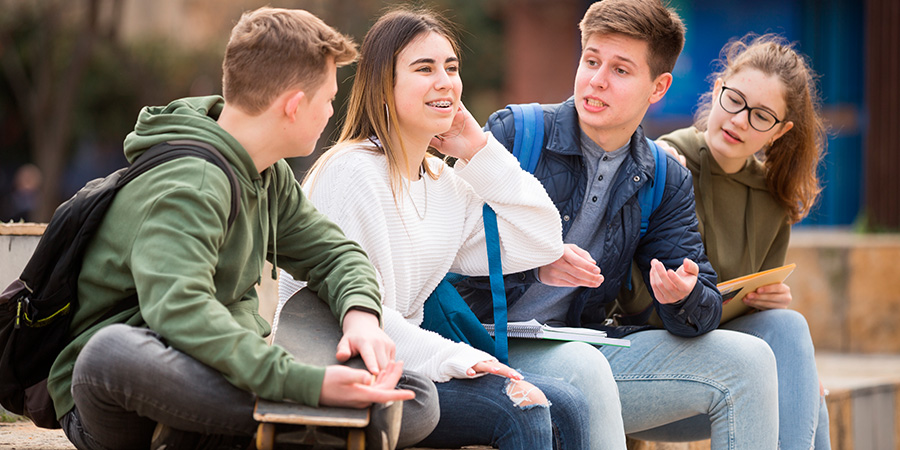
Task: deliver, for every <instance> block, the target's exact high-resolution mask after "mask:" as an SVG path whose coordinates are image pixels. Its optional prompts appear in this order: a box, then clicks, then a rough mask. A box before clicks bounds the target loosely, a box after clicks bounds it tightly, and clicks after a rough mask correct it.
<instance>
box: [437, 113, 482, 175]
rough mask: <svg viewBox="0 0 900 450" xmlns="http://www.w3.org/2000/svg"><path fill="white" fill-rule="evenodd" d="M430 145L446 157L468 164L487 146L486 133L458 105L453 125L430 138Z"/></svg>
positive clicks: (470, 115) (473, 118) (469, 114)
mask: <svg viewBox="0 0 900 450" xmlns="http://www.w3.org/2000/svg"><path fill="white" fill-rule="evenodd" d="M430 145H431V146H432V147H434V148H435V149H437V151H439V152H441V153H443V154H445V155H447V156H452V157H454V158H457V159H461V160H463V161H466V162H468V161H469V160H470V159H472V157H473V156H475V154H476V153H478V151H480V150H481V149H482V148H484V146H485V145H487V133H485V131H484V130H482V129H481V127H480V126H478V121H477V120H475V117H473V116H472V114H471V113H469V110H467V109H466V107H465V106H463V104H462V103H460V104H459V109H458V110H457V111H456V115H455V116H454V117H453V125H451V126H450V129H449V130H447V131H446V132H444V133H441V134H439V135H437V136H435V137H434V138H432V139H431V143H430Z"/></svg>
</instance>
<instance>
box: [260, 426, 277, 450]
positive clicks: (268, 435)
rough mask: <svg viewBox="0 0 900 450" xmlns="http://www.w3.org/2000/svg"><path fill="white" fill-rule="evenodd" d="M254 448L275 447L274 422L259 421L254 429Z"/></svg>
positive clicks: (269, 448)
mask: <svg viewBox="0 0 900 450" xmlns="http://www.w3.org/2000/svg"><path fill="white" fill-rule="evenodd" d="M256 448H257V449H258V450H273V449H274V448H275V424H274V423H261V424H259V428H257V430H256Z"/></svg>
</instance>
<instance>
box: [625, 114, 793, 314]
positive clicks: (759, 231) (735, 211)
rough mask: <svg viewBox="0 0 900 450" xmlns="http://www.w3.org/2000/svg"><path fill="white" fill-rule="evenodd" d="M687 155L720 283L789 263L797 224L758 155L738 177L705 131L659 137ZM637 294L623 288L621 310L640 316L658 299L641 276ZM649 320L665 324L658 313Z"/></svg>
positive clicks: (637, 278)
mask: <svg viewBox="0 0 900 450" xmlns="http://www.w3.org/2000/svg"><path fill="white" fill-rule="evenodd" d="M659 139H660V140H662V141H665V142H667V143H669V145H671V146H673V147H675V150H677V151H678V153H680V154H682V155H684V157H685V159H686V162H687V168H688V169H689V170H690V171H691V175H692V176H693V183H694V197H695V198H696V205H697V219H698V221H699V230H700V234H701V236H702V238H703V246H704V247H705V249H706V255H707V257H709V262H710V263H711V264H712V266H713V269H715V270H716V273H717V274H718V276H719V282H722V281H726V280H730V279H732V278H737V277H741V276H744V275H748V274H751V273H754V272H759V271H761V270H767V269H772V268H775V267H778V266H781V265H784V258H785V255H786V253H787V247H788V241H790V237H791V225H790V222H788V215H787V212H786V211H785V210H784V209H783V208H782V207H781V206H780V205H778V203H777V202H776V201H775V198H774V197H772V194H771V193H770V192H769V190H768V188H767V187H766V169H765V167H764V166H763V164H762V163H761V162H760V161H759V160H758V159H756V157H755V156H750V157H749V158H747V163H746V164H745V165H744V167H743V168H742V169H741V170H739V171H738V172H736V173H733V174H727V173H725V171H724V170H722V168H721V167H720V166H719V163H717V162H716V160H715V158H713V156H712V154H710V152H709V146H708V145H707V144H706V139H704V137H703V132H702V131H700V130H698V129H696V128H694V127H689V128H683V129H680V130H676V131H673V132H671V133H669V134H666V135H664V136H660V138H659ZM637 273H638V275H637V276H634V275H632V280H631V281H632V283H633V285H634V290H633V291H631V292H626V291H624V290H623V292H622V293H620V296H619V303H618V305H619V308H621V312H622V313H623V314H625V315H630V314H639V313H640V312H642V311H645V310H646V309H647V307H648V306H650V305H651V304H652V298H651V297H650V293H649V292H648V291H647V287H646V286H645V285H644V280H643V278H641V276H640V275H639V274H640V272H639V271H638V272H637ZM649 322H650V323H651V324H654V325H661V322H660V321H659V319H658V318H657V317H656V315H655V312H654V313H653V315H652V316H651V318H650V320H649Z"/></svg>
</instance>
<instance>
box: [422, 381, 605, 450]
mask: <svg viewBox="0 0 900 450" xmlns="http://www.w3.org/2000/svg"><path fill="white" fill-rule="evenodd" d="M522 375H523V376H524V377H525V381H529V382H531V383H532V384H534V385H535V386H537V387H538V388H540V390H541V391H542V392H543V393H544V395H546V397H547V399H548V400H549V401H550V407H549V408H548V407H546V406H543V405H541V404H533V405H529V406H517V405H516V404H515V403H514V401H520V400H522V399H521V398H520V397H519V396H513V398H510V396H508V395H507V383H508V379H507V378H503V377H500V376H496V375H485V376H483V377H481V378H474V379H453V380H450V381H447V382H445V383H435V386H436V387H437V391H438V399H439V400H440V404H441V418H440V421H439V422H438V425H437V427H436V428H435V429H434V431H433V432H432V433H431V435H429V436H428V437H427V438H426V439H425V440H424V441H422V442H420V443H419V444H418V446H422V447H431V448H459V447H462V446H465V445H491V446H494V447H499V448H501V449H503V450H516V449H522V450H535V449H539V450H540V449H548V450H549V449H550V448H553V449H559V450H573V449H582V448H586V446H587V442H588V432H589V426H588V424H589V421H588V417H587V408H588V405H587V401H586V400H585V398H584V395H582V394H581V391H579V390H577V389H576V388H575V387H574V386H572V385H571V384H569V383H566V382H564V381H561V380H558V379H555V378H549V377H544V376H540V375H534V374H529V373H524V372H523V373H522Z"/></svg>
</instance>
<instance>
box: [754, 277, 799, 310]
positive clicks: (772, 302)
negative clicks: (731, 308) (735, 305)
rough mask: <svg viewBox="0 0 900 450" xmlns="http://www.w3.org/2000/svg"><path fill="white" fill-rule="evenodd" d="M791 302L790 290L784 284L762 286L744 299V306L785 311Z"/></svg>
mask: <svg viewBox="0 0 900 450" xmlns="http://www.w3.org/2000/svg"><path fill="white" fill-rule="evenodd" d="M791 301H793V297H792V296H791V288H790V287H789V286H788V285H786V284H784V283H775V284H770V285H766V286H762V287H760V288H758V289H757V290H756V291H754V292H751V293H749V294H747V296H745V297H744V304H746V305H747V306H752V307H754V308H756V309H786V308H788V307H790V306H791Z"/></svg>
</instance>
